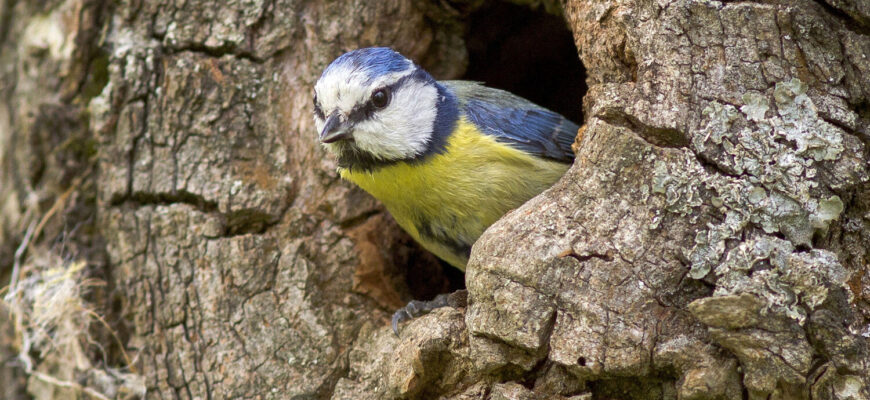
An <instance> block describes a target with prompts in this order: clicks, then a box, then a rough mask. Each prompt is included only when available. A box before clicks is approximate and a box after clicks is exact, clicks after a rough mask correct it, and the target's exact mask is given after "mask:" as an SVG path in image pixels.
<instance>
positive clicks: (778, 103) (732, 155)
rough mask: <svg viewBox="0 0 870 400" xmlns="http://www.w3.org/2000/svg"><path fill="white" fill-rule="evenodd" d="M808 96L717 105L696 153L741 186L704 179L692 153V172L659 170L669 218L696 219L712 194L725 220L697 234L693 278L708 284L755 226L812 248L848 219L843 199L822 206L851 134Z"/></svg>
mask: <svg viewBox="0 0 870 400" xmlns="http://www.w3.org/2000/svg"><path fill="white" fill-rule="evenodd" d="M806 92H807V86H806V85H805V84H804V83H802V82H801V81H800V80H798V79H792V80H790V81H787V82H780V83H778V84H777V85H776V87H775V88H774V89H773V90H772V91H769V92H768V93H767V94H761V93H757V92H750V93H746V94H745V95H744V96H743V97H742V100H743V102H744V104H743V105H741V106H739V107H736V106H734V105H731V104H722V103H720V102H717V101H713V102H711V103H710V104H709V105H708V106H707V107H706V108H705V109H704V110H703V113H702V114H703V118H704V119H705V121H706V122H705V123H704V126H703V128H702V129H701V130H699V131H697V132H695V133H694V135H693V140H692V145H693V147H694V150H695V151H696V152H698V153H699V154H701V155H702V157H704V158H707V159H709V160H712V161H713V163H715V164H716V165H717V166H718V167H719V168H721V169H722V170H724V171H728V172H730V173H733V174H736V175H740V176H739V177H737V178H732V177H731V176H729V175H731V174H730V173H729V174H728V175H724V174H709V173H707V172H706V171H703V169H702V168H701V167H700V166H699V165H697V162H696V160H694V154H693V153H692V152H691V151H689V150H685V159H686V163H685V164H684V166H681V167H679V168H674V167H667V166H666V165H665V164H664V163H659V164H656V169H655V176H654V177H653V184H652V188H651V192H652V193H653V194H654V195H655V194H657V195H663V196H664V197H665V209H666V210H667V211H670V212H674V213H678V214H680V215H688V214H689V213H690V212H691V210H692V208H695V207H698V206H699V205H700V203H701V201H700V199H699V198H698V194H699V193H702V192H704V191H706V192H711V193H713V197H715V201H714V202H711V204H713V205H714V206H715V207H716V208H717V209H718V210H719V211H720V212H721V213H722V214H723V215H724V218H723V219H722V222H719V223H717V224H711V225H709V226H708V229H706V230H704V231H701V232H698V233H697V234H696V236H695V246H694V247H693V248H692V250H691V251H690V254H688V259H689V260H690V261H691V271H690V276H691V277H693V278H695V279H700V278H703V277H704V276H706V275H707V274H708V273H709V272H710V271H711V270H712V269H713V267H715V266H716V265H718V264H720V263H721V259H722V257H723V256H724V252H725V247H726V246H725V243H726V241H727V240H729V239H732V238H736V237H737V235H738V234H739V233H740V232H741V231H743V230H744V229H746V227H747V226H748V225H752V226H756V227H759V228H761V229H762V230H763V231H764V233H767V234H776V233H780V234H782V235H783V236H784V237H785V238H786V239H787V240H788V241H789V242H791V244H792V245H794V246H801V245H802V246H810V245H811V244H812V238H813V235H814V233H815V232H819V231H820V232H825V231H826V230H827V229H828V226H829V225H830V224H831V222H832V221H834V220H836V219H837V218H839V215H840V214H841V213H842V212H843V207H844V206H843V202H842V201H841V200H840V198H839V197H837V196H836V195H830V194H829V195H828V196H826V197H824V198H822V195H821V193H824V191H823V189H821V188H820V183H819V180H818V176H819V168H828V166H829V165H830V164H825V163H826V162H835V161H837V160H838V159H839V158H840V157H841V155H842V153H843V151H844V146H843V135H845V132H843V131H842V130H841V129H840V128H838V127H836V126H834V125H831V124H829V123H827V122H825V121H824V120H822V119H821V118H820V117H819V115H818V111H817V109H816V107H815V105H814V104H813V102H812V100H811V99H810V98H809V96H807V94H806ZM771 99H772V101H771ZM771 111H773V112H771ZM693 164H694V165H693ZM699 176H700V177H705V178H702V179H698V177H699ZM727 264H728V265H729V266H732V267H733V266H734V264H733V263H727ZM720 268H721V265H720Z"/></svg>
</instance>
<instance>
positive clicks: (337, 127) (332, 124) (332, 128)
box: [320, 111, 350, 143]
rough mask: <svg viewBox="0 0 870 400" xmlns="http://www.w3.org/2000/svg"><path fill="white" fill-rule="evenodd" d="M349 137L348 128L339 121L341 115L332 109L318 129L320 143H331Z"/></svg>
mask: <svg viewBox="0 0 870 400" xmlns="http://www.w3.org/2000/svg"><path fill="white" fill-rule="evenodd" d="M349 137H350V129H348V127H347V126H346V125H345V124H342V123H341V117H340V116H339V115H338V112H335V111H333V112H332V113H331V114H329V116H328V117H326V124H325V125H323V130H322V131H320V141H321V142H322V143H332V142H337V141H339V140H342V139H347V138H349Z"/></svg>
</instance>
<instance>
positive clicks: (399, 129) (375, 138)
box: [353, 80, 438, 160]
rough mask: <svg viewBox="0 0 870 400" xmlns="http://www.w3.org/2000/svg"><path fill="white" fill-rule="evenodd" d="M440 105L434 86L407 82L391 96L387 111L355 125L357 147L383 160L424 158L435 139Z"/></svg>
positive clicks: (381, 111)
mask: <svg viewBox="0 0 870 400" xmlns="http://www.w3.org/2000/svg"><path fill="white" fill-rule="evenodd" d="M437 101H438V90H437V89H436V88H435V86H434V85H432V84H428V83H426V82H421V81H415V80H409V81H407V82H406V83H405V84H404V85H401V86H400V87H399V88H397V89H396V91H395V92H394V93H393V94H392V99H391V100H390V104H389V105H388V106H387V107H386V108H384V109H383V110H379V111H376V112H375V113H374V115H373V116H372V117H371V118H370V119H368V120H366V121H361V122H360V123H358V124H356V127H355V128H354V133H353V137H354V140H355V141H356V146H357V147H359V148H360V150H363V151H366V152H368V153H371V154H372V155H373V156H375V157H376V158H380V159H384V160H395V159H404V158H413V157H415V156H418V155H420V154H422V153H423V152H424V151H425V150H426V147H427V145H428V144H429V141H430V140H431V138H432V128H433V126H434V123H435V117H436V115H437V113H438V110H437V108H436V104H437Z"/></svg>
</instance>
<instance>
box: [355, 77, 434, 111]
mask: <svg viewBox="0 0 870 400" xmlns="http://www.w3.org/2000/svg"><path fill="white" fill-rule="evenodd" d="M426 78H427V75H426V72H425V71H423V70H422V69H419V68H418V69H417V70H415V71H414V72H412V73H410V74H409V75H406V76H403V77H402V78H400V79H399V80H398V81H396V82H393V83H392V84H389V85H387V86H383V87H380V88H377V89H375V90H373V91H372V93H374V92H376V91H378V90H386V91H387V92H388V93H390V97H392V94H393V93H396V89H398V88H399V87H400V86H402V85H404V84H405V83H406V82H408V81H420V82H427V81H428V79H426ZM390 101H391V102H392V99H391V100H390ZM377 110H378V108H377V107H375V105H374V104H372V99H371V97H369V98H368V99H367V100H366V102H365V103H363V104H357V105H356V106H355V107H354V108H353V110H351V111H350V114H348V116H347V120H348V121H349V122H350V123H353V124H355V123H357V122H361V121H365V120H367V119H369V118H371V117H372V115H374V113H375V112H376V111H377Z"/></svg>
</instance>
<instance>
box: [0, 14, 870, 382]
mask: <svg viewBox="0 0 870 400" xmlns="http://www.w3.org/2000/svg"><path fill="white" fill-rule="evenodd" d="M476 3H480V2H473V1H472V2H443V1H431V2H428V1H426V2H419V1H411V0H389V1H384V2H328V3H326V2H318V1H293V0H245V1H241V0H240V1H227V2H222V3H220V5H219V6H217V5H216V4H215V3H214V2H210V1H204V0H188V1H156V0H141V1H137V0H121V1H103V0H65V1H64V0H57V1H44V2H29V1H12V0H5V1H2V2H0V46H2V47H0V65H2V67H3V69H2V70H0V74H2V80H0V91H2V93H3V97H2V99H0V103H2V107H0V150H2V153H0V154H2V157H3V173H2V176H0V179H2V180H0V185H2V191H0V196H2V197H0V202H2V203H0V204H2V209H0V211H2V212H0V271H2V273H0V277H3V278H4V280H5V278H6V276H7V275H8V274H9V272H10V269H11V264H12V262H11V261H7V260H12V258H13V253H14V251H15V249H16V248H17V243H18V242H19V241H20V240H21V239H22V236H23V232H25V231H26V230H27V226H28V224H30V223H31V221H33V220H34V218H36V217H34V216H39V215H44V214H51V213H56V211H50V210H51V209H52V205H54V204H60V203H62V205H63V207H61V208H62V211H61V212H59V213H58V214H61V215H62V216H63V219H62V220H61V221H56V222H53V223H51V224H48V225H47V226H46V228H45V229H44V232H43V238H42V239H41V240H44V241H49V242H50V241H52V240H54V239H53V238H54V237H56V236H64V237H66V236H71V237H73V239H70V240H71V243H72V245H71V246H72V250H71V251H73V252H75V256H76V257H80V258H83V259H86V260H87V261H88V263H89V265H90V269H89V271H90V272H89V273H90V275H91V276H94V277H98V278H100V279H103V280H105V281H106V282H107V287H106V288H105V289H101V290H99V291H97V292H95V293H94V294H93V297H94V299H93V301H95V302H99V303H101V304H103V306H104V309H103V311H104V313H105V314H106V315H107V318H108V319H109V320H110V321H111V322H112V326H113V327H114V329H115V330H116V331H117V333H118V335H119V338H120V339H121V340H122V341H123V343H124V345H125V346H126V347H127V350H128V352H130V353H132V354H135V355H136V356H137V358H136V364H135V366H136V371H138V373H141V374H142V375H143V376H144V378H145V386H146V388H147V396H148V397H149V398H333V399H382V398H438V397H444V398H450V399H545V398H571V399H593V398H594V399H611V398H614V399H615V398H618V399H676V398H679V399H734V398H751V399H756V398H757V399H762V398H771V399H792V398H795V399H802V398H813V399H870V389H868V388H870V346H868V336H870V183H868V182H870V171H868V169H870V167H868V162H870V150H868V147H867V146H868V145H870V8H868V5H867V4H868V3H867V2H865V1H862V0H817V1H810V0H798V1H765V2H717V1H692V0H670V1H665V0H621V1H617V0H586V1H579V0H578V1H566V2H564V3H563V4H561V8H560V7H559V4H557V2H553V1H546V2H540V1H533V2H528V1H526V2H520V3H532V4H533V5H536V4H537V5H540V4H538V3H543V8H546V9H547V10H549V11H551V12H556V13H562V15H564V17H565V19H566V21H567V23H568V25H569V27H570V28H571V30H572V32H573V33H574V39H575V43H576V45H577V48H578V49H579V55H580V57H581V59H582V61H583V63H584V65H585V67H586V72H587V83H588V85H589V90H588V92H587V93H586V96H585V98H584V100H583V104H582V106H583V109H584V113H585V121H584V122H585V126H584V128H583V129H581V132H580V133H581V135H580V136H578V140H577V142H576V146H575V147H576V153H577V159H576V162H575V164H574V166H573V167H572V168H571V169H570V170H569V172H568V173H567V174H566V176H565V177H564V178H563V179H562V180H561V181H560V182H559V183H557V184H556V185H555V186H554V187H553V188H552V189H550V190H548V191H547V192H545V193H543V194H542V195H541V196H538V197H536V198H535V199H533V200H531V201H530V202H529V203H527V204H525V205H524V206H522V207H521V208H519V209H517V210H515V211H513V212H511V213H510V214H508V215H507V216H506V217H505V218H503V219H502V220H500V221H499V222H498V223H496V224H495V225H494V226H493V227H492V228H490V229H489V230H488V231H487V232H486V234H485V235H484V236H483V237H482V238H481V239H480V241H478V243H477V244H476V245H475V246H474V249H473V251H472V258H471V262H470V265H469V267H468V271H467V276H466V283H467V286H468V290H469V296H470V298H469V300H470V305H469V307H468V308H467V309H465V310H457V309H442V310H438V311H436V312H434V313H432V314H430V315H427V316H424V317H422V318H419V319H417V320H414V321H412V322H410V323H407V324H405V325H404V326H403V329H402V334H401V336H400V337H396V336H394V335H393V334H392V332H391V331H390V330H389V327H388V326H387V325H388V324H387V318H388V316H389V314H390V313H391V312H392V310H394V309H395V307H397V306H399V305H401V304H402V303H403V302H404V301H406V300H408V299H409V297H410V293H411V291H414V292H415V293H417V294H419V293H420V291H419V290H409V288H408V286H407V285H406V283H405V281H406V279H404V278H405V277H404V274H403V272H402V270H403V269H404V268H405V267H406V266H409V265H410V266H412V267H413V268H418V269H422V270H425V271H429V272H428V275H431V276H433V278H431V280H430V281H428V282H423V283H421V284H420V286H424V287H429V288H432V289H434V290H446V287H447V286H446V285H447V284H446V283H445V282H444V279H443V276H442V274H441V273H440V271H439V268H440V267H439V265H438V263H437V262H435V261H434V260H433V259H432V258H431V256H430V255H427V254H424V253H422V252H421V251H420V250H418V249H417V247H416V246H414V245H413V244H411V243H410V241H409V239H408V238H407V236H405V235H404V234H403V233H401V232H400V230H399V229H398V228H397V227H396V225H395V224H394V223H393V222H392V220H391V219H390V218H389V217H388V216H387V215H386V214H385V213H384V211H383V209H382V208H381V207H380V206H379V205H378V204H377V203H376V202H375V201H374V200H372V199H371V198H369V197H368V196H367V195H365V194H364V193H362V192H361V191H359V190H358V189H355V188H353V187H351V186H350V185H348V184H346V183H343V182H341V181H340V180H339V179H338V178H337V175H336V173H335V162H334V160H333V159H331V158H330V157H329V156H328V155H327V154H326V153H325V152H324V151H323V150H322V149H321V148H320V146H319V145H318V143H317V140H316V135H315V134H314V133H313V132H312V130H313V123H312V120H311V109H310V104H311V101H312V98H311V97H312V89H311V88H312V85H313V83H314V82H315V80H316V79H317V77H318V76H319V74H320V71H321V70H322V69H323V68H324V67H325V66H326V65H327V64H328V63H329V62H330V61H331V60H332V59H333V58H334V57H336V56H337V55H339V54H341V53H342V52H343V51H345V50H348V49H352V48H356V47H361V46H369V45H390V46H393V47H395V48H396V49H398V50H399V51H401V52H403V53H404V54H406V55H408V56H410V57H412V58H414V59H416V60H418V61H419V62H421V63H422V64H423V65H424V67H426V68H427V69H429V70H430V71H431V72H433V74H434V75H436V76H437V77H438V78H440V79H446V78H457V77H460V76H461V74H462V73H463V71H464V69H465V67H466V60H467V58H468V55H467V52H466V48H465V42H464V41H463V32H464V29H466V27H465V26H464V23H465V22H464V21H465V16H467V14H468V12H470V11H471V10H473V9H475V8H476V7H478V6H479V5H480V4H476ZM580 106H581V105H580V104H577V107H580ZM69 189H72V191H71V193H73V194H72V195H71V197H64V196H63V194H64V193H66V192H67V191H68V190H69ZM57 199H63V201H62V202H58V201H57ZM37 219H38V218H37ZM69 225H74V226H84V227H85V228H86V229H81V230H74V233H73V234H71V235H64V232H67V231H69V229H67V228H65V227H67V226H69ZM412 289H413V288H412ZM4 315H5V314H4V310H2V309H0V328H3V329H0V337H5V336H8V335H7V334H4V333H3V332H4V329H5V327H4V326H3V325H5V324H3V323H2V322H3V321H5V317H4ZM14 347H15V343H14V342H10V341H7V340H5V339H4V340H0V357H7V353H8V354H9V355H11V354H14V352H15V350H14ZM110 350H111V349H110ZM115 352H117V349H116V350H115ZM90 356H91V357H96V355H93V354H91V355H90ZM115 358H116V359H111V360H108V362H109V363H115V364H120V361H119V360H118V359H117V358H118V357H117V355H116V356H115ZM52 365H54V364H51V363H49V362H48V361H46V366H45V368H44V369H46V370H48V369H50V368H49V367H50V366H52ZM113 365H114V364H113ZM77 378H80V377H77V376H72V377H70V379H77ZM0 379H2V381H3V382H4V383H5V382H11V383H12V384H10V385H3V387H2V388H0V396H3V397H4V398H7V397H8V398H14V397H16V396H24V395H25V393H26V391H27V390H28V389H29V391H30V394H31V395H34V396H37V397H46V398H47V397H52V396H53V395H54V396H61V395H64V393H66V392H46V391H45V390H41V389H40V387H44V386H45V385H44V384H42V386H40V385H38V384H36V383H34V382H32V378H31V382H30V386H29V388H28V389H25V387H24V385H25V384H26V383H25V382H27V380H26V377H24V376H23V375H22V373H21V371H20V370H19V369H17V368H14V367H12V368H0ZM88 384H89V385H90V383H88ZM92 386H96V385H92ZM58 393H59V394H58ZM67 395H68V393H67Z"/></svg>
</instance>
